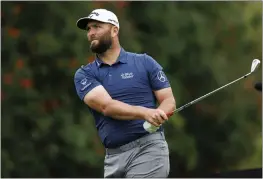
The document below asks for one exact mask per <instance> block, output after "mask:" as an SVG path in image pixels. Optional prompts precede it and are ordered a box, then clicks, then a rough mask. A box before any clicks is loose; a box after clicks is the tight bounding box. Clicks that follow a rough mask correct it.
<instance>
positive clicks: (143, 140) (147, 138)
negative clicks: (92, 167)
mask: <svg viewBox="0 0 263 179" xmlns="http://www.w3.org/2000/svg"><path fill="white" fill-rule="evenodd" d="M153 140H165V136H164V133H163V132H155V133H151V134H147V135H145V136H143V137H141V138H139V139H136V140H134V141H132V142H129V143H128V144H125V145H122V146H120V147H117V148H106V154H107V155H112V154H118V153H122V152H126V151H128V150H130V149H132V148H135V147H138V146H141V145H142V144H144V143H146V142H148V141H153Z"/></svg>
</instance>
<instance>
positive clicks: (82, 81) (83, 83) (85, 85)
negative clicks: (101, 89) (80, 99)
mask: <svg viewBox="0 0 263 179" xmlns="http://www.w3.org/2000/svg"><path fill="white" fill-rule="evenodd" d="M87 82H88V80H87V78H84V79H83V80H81V81H80V83H81V84H82V86H83V87H82V88H81V89H80V90H81V91H84V90H85V89H86V88H87V87H89V86H90V85H91V83H88V84H87Z"/></svg>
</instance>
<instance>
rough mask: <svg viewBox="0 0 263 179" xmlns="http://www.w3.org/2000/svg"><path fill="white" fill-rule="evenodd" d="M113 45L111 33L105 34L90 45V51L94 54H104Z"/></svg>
mask: <svg viewBox="0 0 263 179" xmlns="http://www.w3.org/2000/svg"><path fill="white" fill-rule="evenodd" d="M111 45H112V39H111V36H110V31H109V32H107V33H106V34H104V35H103V36H102V37H101V38H100V39H97V40H93V41H92V42H91V44H90V49H91V51H92V52H93V53H96V54H103V53H104V52H106V51H107V50H108V49H109V48H110V47H111Z"/></svg>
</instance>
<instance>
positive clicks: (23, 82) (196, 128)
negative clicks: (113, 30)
mask: <svg viewBox="0 0 263 179" xmlns="http://www.w3.org/2000/svg"><path fill="white" fill-rule="evenodd" d="M100 7H101V8H107V9H109V10H112V11H114V12H115V13H116V14H117V16H118V18H119V21H120V27H121V28H120V41H121V44H122V46H123V47H124V48H125V49H126V50H128V51H133V52H138V53H140V52H143V53H144V52H146V53H148V54H149V55H151V56H153V57H154V58H155V59H156V60H157V61H158V62H159V63H160V64H161V65H162V66H163V68H164V70H165V72H166V73H167V76H168V78H169V80H170V82H171V85H172V88H173V92H174V95H175V97H176V101H177V107H179V106H181V105H183V104H185V103H187V102H189V101H191V100H193V99H196V98H197V97H199V96H202V95H204V94H206V93H208V92H210V91H212V90H214V89H215V88H217V87H220V86H222V85H224V84H226V83H228V82H230V81H232V80H234V79H236V78H238V77H240V76H241V75H244V74H246V73H247V72H249V70H250V65H251V62H252V60H253V59H254V58H259V59H260V57H261V53H262V44H261V39H262V33H261V32H262V16H261V12H262V5H261V2H128V1H127V2H118V1H116V2H98V1H94V2H3V3H2V11H1V18H2V34H3V35H2V89H1V100H2V151H1V156H2V160H1V161H2V176H3V177H102V176H103V159H104V148H103V146H102V144H101V142H100V140H99V138H98V136H97V132H96V129H95V125H94V120H93V118H92V116H91V115H90V113H89V111H88V109H87V107H86V106H85V105H84V104H83V103H82V102H81V101H80V100H79V99H78V97H77V95H76V92H75V89H74V83H73V76H74V73H75V71H76V69H77V68H79V67H80V66H81V65H82V64H86V63H88V62H89V61H91V60H92V59H93V58H94V57H93V54H91V53H90V51H89V44H88V41H87V38H86V32H85V31H81V30H79V29H77V27H76V25H75V24H76V20H77V19H78V18H80V17H82V16H86V15H88V13H89V12H90V11H91V10H92V9H94V8H100ZM260 60H261V59H260ZM260 70H261V69H260ZM260 80H261V73H260V72H258V73H257V74H255V75H254V76H251V77H249V78H248V79H245V80H243V81H242V82H240V83H238V84H235V85H232V86H230V87H228V88H227V89H225V90H223V91H220V92H218V93H217V94H216V95H213V96H211V97H209V98H207V99H205V100H203V101H200V102H199V103H197V104H195V105H194V106H191V107H189V108H187V109H185V110H184V111H182V112H180V113H179V114H176V115H174V116H173V117H171V119H170V121H169V122H168V123H167V124H165V130H166V137H167V140H168V143H169V147H170V159H171V160H170V161H171V173H170V176H172V177H182V176H185V175H186V174H187V173H188V174H189V173H198V172H200V173H210V172H214V171H218V170H219V171H222V170H230V169H244V168H253V167H261V166H262V164H261V162H262V161H261V158H262V154H261V151H262V148H261V146H262V142H261V140H262V138H261V120H260V119H261V107H262V106H261V99H262V98H261V94H259V93H258V92H256V91H255V90H254V89H253V83H254V82H256V81H260Z"/></svg>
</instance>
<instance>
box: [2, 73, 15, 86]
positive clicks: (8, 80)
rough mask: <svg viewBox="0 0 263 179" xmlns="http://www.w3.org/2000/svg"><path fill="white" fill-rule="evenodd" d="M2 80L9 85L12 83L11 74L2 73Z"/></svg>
mask: <svg viewBox="0 0 263 179" xmlns="http://www.w3.org/2000/svg"><path fill="white" fill-rule="evenodd" d="M3 82H4V84H6V85H11V84H12V83H13V74H11V73H8V74H4V75H3Z"/></svg>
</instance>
